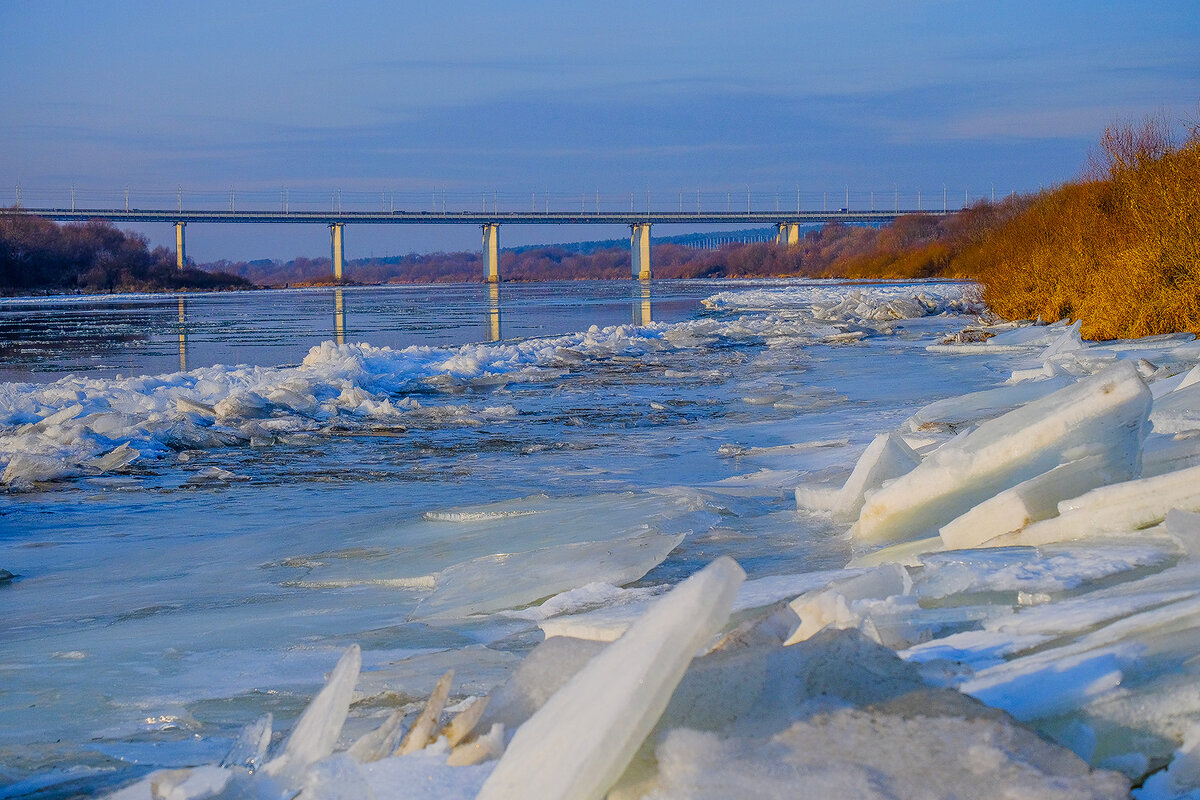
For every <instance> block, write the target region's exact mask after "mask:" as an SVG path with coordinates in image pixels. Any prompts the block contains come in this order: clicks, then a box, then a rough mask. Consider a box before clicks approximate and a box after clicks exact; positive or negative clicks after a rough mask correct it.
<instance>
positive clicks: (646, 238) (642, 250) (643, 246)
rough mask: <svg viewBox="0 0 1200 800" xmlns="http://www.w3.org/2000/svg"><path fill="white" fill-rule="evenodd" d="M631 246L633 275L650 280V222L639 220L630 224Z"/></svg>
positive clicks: (642, 279)
mask: <svg viewBox="0 0 1200 800" xmlns="http://www.w3.org/2000/svg"><path fill="white" fill-rule="evenodd" d="M629 228H630V231H631V233H630V236H629V247H630V249H631V250H632V251H633V277H635V278H637V279H638V280H640V281H648V280H650V223H649V222H638V223H635V224H633V225H630V226H629Z"/></svg>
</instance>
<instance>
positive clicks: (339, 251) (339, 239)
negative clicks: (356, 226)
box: [329, 222, 346, 282]
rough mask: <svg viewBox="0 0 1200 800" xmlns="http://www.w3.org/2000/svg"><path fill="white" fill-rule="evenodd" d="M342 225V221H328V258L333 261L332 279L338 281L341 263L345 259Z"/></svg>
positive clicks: (339, 279)
mask: <svg viewBox="0 0 1200 800" xmlns="http://www.w3.org/2000/svg"><path fill="white" fill-rule="evenodd" d="M344 227H346V225H345V223H344V222H331V223H329V249H330V256H329V260H330V261H332V262H333V279H334V280H335V281H339V282H340V281H341V280H342V265H343V264H344V263H345V261H346V241H345V239H344V237H343V236H342V228H344Z"/></svg>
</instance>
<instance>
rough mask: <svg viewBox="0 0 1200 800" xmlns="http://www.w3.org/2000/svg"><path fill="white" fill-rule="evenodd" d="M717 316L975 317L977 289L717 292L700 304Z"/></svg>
mask: <svg viewBox="0 0 1200 800" xmlns="http://www.w3.org/2000/svg"><path fill="white" fill-rule="evenodd" d="M704 305H705V306H707V307H708V308H712V309H716V310H720V311H730V310H739V311H752V310H771V311H775V310H779V309H787V308H797V309H804V310H806V311H808V312H809V313H811V314H812V315H813V317H815V318H816V319H819V320H837V321H843V322H852V321H865V320H873V321H881V320H899V319H913V318H916V317H924V316H930V315H934V314H943V313H947V312H949V313H955V314H977V313H980V312H981V311H983V310H984V306H983V304H982V302H980V298H979V289H978V287H977V286H974V285H972V284H964V283H944V284H939V283H930V282H921V283H896V284H890V285H889V284H886V283H883V284H878V283H877V284H872V285H870V286H862V287H852V288H849V289H847V286H846V284H845V283H844V282H842V281H803V282H801V283H800V284H799V285H789V286H786V287H779V288H773V289H751V290H742V291H729V292H720V293H718V294H715V295H713V296H712V297H709V298H706V299H705V300H704Z"/></svg>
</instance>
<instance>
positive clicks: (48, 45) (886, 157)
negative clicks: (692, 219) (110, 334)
mask: <svg viewBox="0 0 1200 800" xmlns="http://www.w3.org/2000/svg"><path fill="white" fill-rule="evenodd" d="M1153 114H1162V115H1165V116H1166V117H1167V118H1168V119H1169V120H1171V121H1179V120H1187V119H1191V120H1196V119H1197V118H1198V117H1200V2H1197V0H1155V2H1146V0H1118V1H1117V2H1096V0H1091V2H1087V3H1084V2H1075V0H1066V1H1065V2H1032V1H1031V0H1004V1H1003V2H993V1H992V0H976V1H974V2H957V1H952V0H906V1H905V2H900V1H899V0H877V1H876V2H867V1H866V0H841V2H837V3H809V2H795V1H794V0H793V1H792V2H753V0H751V1H749V2H746V3H738V4H733V3H728V2H720V3H717V2H711V3H708V2H696V1H695V0H693V2H676V1H675V0H668V1H667V2H654V3H645V2H627V1H626V0H606V2H604V3H576V2H564V1H563V0H559V1H558V2H540V1H539V0H508V2H505V3H496V2H455V0H445V1H444V2H439V3H418V2H355V0H343V1H342V2H339V3H325V2H311V1H309V0H293V2H287V3H273V2H244V0H243V2H226V0H211V1H210V2H204V3H197V2H186V3H183V2H171V1H170V0H167V1H166V2H163V1H162V0H158V1H156V2H144V1H143V0H122V2H120V3H94V2H87V1H86V0H74V1H73V2H67V1H65V0H38V1H37V2H34V0H0V143H2V147H0V203H3V204H5V205H9V204H11V203H13V202H15V200H16V195H17V192H18V187H19V191H20V193H21V199H22V202H23V204H24V205H26V206H31V207H32V206H39V205H40V206H59V205H67V204H69V203H70V200H71V194H72V191H74V192H75V196H76V201H77V202H78V203H79V204H80V205H87V204H91V205H93V206H103V205H107V206H109V207H114V206H120V205H123V203H124V195H125V192H126V190H128V192H129V195H130V197H131V205H133V206H135V207H143V208H147V207H164V206H166V207H173V206H175V205H176V204H177V203H178V202H179V199H180V194H181V193H182V196H183V199H184V202H185V203H187V204H188V205H190V206H193V207H201V206H207V207H220V208H227V207H228V206H229V204H230V202H231V201H232V202H233V203H235V204H236V205H237V207H239V208H249V207H263V208H279V207H281V205H282V204H283V203H284V202H287V203H288V205H289V206H290V207H292V208H303V207H310V208H314V209H316V208H321V209H326V208H329V207H330V206H331V205H334V204H336V203H338V202H339V198H340V202H341V203H342V204H343V206H342V207H343V208H346V209H350V208H359V209H362V210H376V209H379V208H387V207H389V206H390V205H392V204H394V205H395V207H397V208H409V209H411V210H424V209H428V208H439V207H440V206H441V204H442V202H443V198H445V202H446V204H447V206H448V207H449V208H451V209H453V208H455V207H460V208H469V209H472V210H473V209H476V208H479V207H480V206H481V204H483V203H487V204H488V205H489V206H491V205H492V204H496V205H497V206H498V207H500V208H505V207H508V208H511V209H513V210H517V209H521V208H528V207H529V206H530V205H536V206H537V207H538V208H542V207H544V205H543V204H544V203H545V202H546V201H547V196H548V197H549V200H550V202H551V204H552V205H551V207H552V208H578V207H579V206H580V205H581V204H585V205H587V206H588V207H594V206H595V204H596V202H597V200H596V198H597V195H599V202H600V203H601V204H602V205H603V206H605V207H609V206H610V205H611V206H612V207H613V208H614V210H615V209H616V208H621V207H625V208H627V207H628V204H629V198H630V197H631V196H632V197H633V200H634V202H635V203H636V204H637V206H638V207H639V208H641V207H643V206H644V204H645V202H646V197H647V194H649V196H650V198H651V199H650V202H651V203H652V204H653V205H654V206H655V207H660V208H664V209H667V208H675V207H677V204H678V203H683V204H684V207H685V208H687V209H689V210H690V209H692V208H695V207H696V203H697V198H696V195H697V192H699V193H700V203H701V204H702V207H704V208H707V209H709V210H723V209H724V208H725V207H726V206H727V205H728V204H733V205H734V207H736V208H744V207H745V204H746V197H747V194H749V195H750V202H751V203H752V204H753V207H754V208H757V209H761V210H774V209H775V207H776V204H777V203H778V204H779V205H780V207H783V208H790V207H794V206H795V205H796V202H797V192H799V194H800V202H801V205H802V206H803V207H804V208H806V209H808V210H819V209H820V208H821V207H822V205H823V204H825V205H827V207H829V208H836V207H840V206H844V205H845V204H846V202H847V200H846V198H847V193H849V197H850V200H849V202H850V203H851V205H852V206H854V207H860V208H865V207H867V205H868V204H871V203H873V204H875V205H876V206H877V207H881V208H886V207H891V204H892V203H893V202H895V199H896V197H897V195H899V196H901V197H902V198H903V199H902V201H901V202H900V205H901V206H907V207H912V206H913V205H915V202H916V193H917V192H918V191H920V192H922V202H923V207H940V206H941V205H942V202H943V196H944V195H945V196H948V197H949V198H951V199H950V200H949V201H948V202H949V203H950V204H951V205H955V204H957V205H962V202H963V200H964V199H969V200H973V199H977V198H979V197H986V196H991V195H992V194H993V193H994V194H995V195H1003V194H1006V193H1008V192H1018V193H1021V192H1028V191H1036V190H1037V189H1039V188H1041V187H1045V186H1052V185H1055V184H1057V183H1061V182H1063V181H1065V180H1070V179H1072V178H1075V177H1077V176H1078V175H1079V174H1080V173H1081V171H1082V170H1083V168H1084V167H1085V166H1086V162H1087V157H1088V153H1089V151H1091V150H1092V149H1093V148H1094V147H1095V145H1096V143H1097V142H1098V140H1099V138H1100V136H1101V134H1102V133H1103V131H1104V129H1105V127H1106V126H1109V125H1111V124H1114V123H1115V122H1119V121H1121V120H1135V121H1137V120H1141V119H1142V118H1144V117H1145V116H1147V115H1153ZM72 187H74V189H72ZM489 196H490V198H491V199H487V198H488V197H489ZM663 227H664V226H657V227H656V229H655V235H662V234H669V233H676V232H685V231H682V230H680V231H676V230H672V229H666V230H663ZM136 229H137V230H139V231H140V232H142V233H144V234H145V235H147V236H148V237H149V238H150V240H151V243H152V244H164V245H169V246H172V247H173V246H174V233H173V230H172V229H171V226H169V225H144V226H137V227H136ZM623 235H627V231H624V230H622V229H619V228H617V227H615V226H610V227H608V228H606V227H603V226H577V227H573V228H547V227H544V226H505V227H504V229H503V230H502V232H501V243H502V244H503V245H517V244H530V243H537V242H546V241H561V240H567V239H585V240H586V239H607V238H619V237H621V236H623ZM328 240H329V234H328V231H327V230H326V229H324V228H321V227H319V226H300V225H289V226H250V225H223V226H222V225H204V226H202V225H195V224H193V225H189V227H188V251H189V255H190V256H191V257H192V258H194V259H196V260H197V261H214V260H217V259H229V260H246V259H254V258H281V259H287V258H291V257H294V256H297V255H306V256H309V257H316V256H322V255H327V254H328V250H329V241H328ZM478 240H479V231H478V229H476V228H475V227H473V226H465V225H459V226H451V225H444V226H411V225H405V226H351V227H348V228H347V231H346V255H347V258H360V257H366V256H371V255H374V256H382V255H389V254H402V253H407V252H413V251H415V252H424V251H429V250H439V249H444V250H461V249H467V250H472V249H473V250H478V249H479V241H478Z"/></svg>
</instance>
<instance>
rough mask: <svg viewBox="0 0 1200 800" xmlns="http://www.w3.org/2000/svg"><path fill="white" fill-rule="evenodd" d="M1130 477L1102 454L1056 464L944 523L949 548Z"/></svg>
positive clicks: (1045, 515) (974, 542) (1020, 524)
mask: <svg viewBox="0 0 1200 800" xmlns="http://www.w3.org/2000/svg"><path fill="white" fill-rule="evenodd" d="M1126 477H1128V475H1127V474H1123V471H1121V470H1113V469H1111V468H1110V467H1109V464H1108V463H1107V461H1106V459H1105V458H1104V457H1103V456H1088V457H1087V458H1080V459H1077V460H1075V461H1068V462H1067V463H1066V464H1062V465H1060V466H1057V467H1055V468H1054V469H1052V470H1049V471H1048V472H1043V473H1042V474H1041V475H1037V476H1035V477H1033V478H1030V479H1029V480H1027V481H1023V482H1021V483H1018V484H1017V485H1016V486H1014V487H1012V488H1011V489H1005V490H1004V491H1003V492H1000V493H999V494H997V495H995V496H994V497H991V498H989V499H987V500H984V501H983V502H982V503H980V504H979V505H977V506H975V507H974V508H972V509H971V510H970V511H968V512H966V513H965V514H962V515H961V516H958V517H956V518H954V519H953V520H951V521H950V522H948V523H947V524H946V525H943V526H942V529H941V530H940V531H939V534H940V535H941V537H942V542H943V543H944V544H945V545H946V547H947V548H948V549H960V548H964V547H976V546H978V545H980V544H982V543H983V542H986V541H987V540H988V539H991V538H993V537H995V536H999V535H1000V534H1002V533H1008V532H1009V531H1016V530H1020V529H1021V528H1024V527H1025V526H1026V525H1028V524H1029V523H1031V522H1036V521H1038V520H1043V519H1049V518H1050V517H1054V516H1057V515H1058V503H1059V501H1061V500H1065V499H1067V498H1069V497H1078V496H1079V495H1081V494H1083V493H1084V492H1086V491H1089V490H1091V489H1095V488H1096V487H1097V486H1104V485H1106V484H1109V483H1113V482H1115V481H1119V480H1122V479H1123V478H1126Z"/></svg>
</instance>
